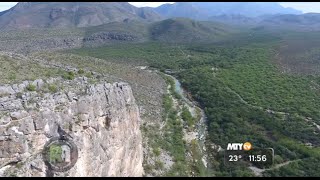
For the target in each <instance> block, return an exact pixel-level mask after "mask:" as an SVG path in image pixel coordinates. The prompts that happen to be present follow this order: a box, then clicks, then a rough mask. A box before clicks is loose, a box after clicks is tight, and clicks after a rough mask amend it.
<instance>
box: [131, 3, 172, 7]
mask: <svg viewBox="0 0 320 180" xmlns="http://www.w3.org/2000/svg"><path fill="white" fill-rule="evenodd" d="M129 3H130V4H132V5H134V6H137V7H158V6H160V5H162V4H167V3H169V4H172V3H174V2H129Z"/></svg>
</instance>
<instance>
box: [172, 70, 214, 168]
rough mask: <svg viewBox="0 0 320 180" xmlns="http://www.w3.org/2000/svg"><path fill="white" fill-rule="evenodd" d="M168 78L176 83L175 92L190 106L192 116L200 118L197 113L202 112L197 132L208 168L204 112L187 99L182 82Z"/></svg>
mask: <svg viewBox="0 0 320 180" xmlns="http://www.w3.org/2000/svg"><path fill="white" fill-rule="evenodd" d="M166 75H167V76H169V77H171V78H172V79H173V80H174V82H175V91H176V92H177V93H178V94H179V95H180V96H181V97H182V100H183V101H184V102H185V105H187V106H188V108H189V111H190V113H191V115H192V116H193V117H195V118H197V117H198V113H197V111H200V113H199V115H200V119H199V121H198V122H197V124H196V128H195V129H196V131H197V140H198V144H199V146H200V147H199V148H200V149H201V152H202V155H203V158H202V161H203V164H204V165H205V166H206V167H207V166H208V160H207V152H206V146H205V141H206V136H207V122H206V121H207V117H206V115H205V113H204V110H203V109H201V108H200V107H198V106H197V103H196V102H193V101H191V100H190V99H188V98H187V93H186V91H185V90H184V89H183V88H182V86H181V83H180V81H179V80H178V79H177V78H175V77H174V76H172V75H168V74H166Z"/></svg>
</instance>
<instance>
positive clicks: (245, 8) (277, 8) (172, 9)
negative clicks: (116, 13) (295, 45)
mask: <svg viewBox="0 0 320 180" xmlns="http://www.w3.org/2000/svg"><path fill="white" fill-rule="evenodd" d="M155 11H156V12H158V13H159V14H161V15H163V16H164V17H167V18H170V17H187V18H192V19H197V20H208V19H210V17H212V16H220V15H242V16H246V17H258V16H262V15H275V14H302V12H301V11H299V10H296V9H293V8H284V7H282V6H281V5H280V4H279V3H275V2H178V3H174V4H164V5H162V6H159V7H157V8H155Z"/></svg>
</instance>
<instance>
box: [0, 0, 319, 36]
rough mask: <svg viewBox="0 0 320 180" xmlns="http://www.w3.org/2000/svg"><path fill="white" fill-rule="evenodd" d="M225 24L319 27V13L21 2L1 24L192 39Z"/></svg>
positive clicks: (245, 6)
mask: <svg viewBox="0 0 320 180" xmlns="http://www.w3.org/2000/svg"><path fill="white" fill-rule="evenodd" d="M177 18H178V19H177ZM186 18H189V20H188V19H186ZM197 21H213V23H211V24H210V23H208V22H197ZM135 23H137V25H135ZM148 24H152V25H148ZM223 24H229V25H242V26H243V27H250V28H251V27H253V26H258V27H262V26H272V27H276V26H282V27H286V28H288V27H290V28H294V27H298V26H299V27H303V28H307V27H313V28H314V29H317V28H318V27H319V28H320V14H317V13H308V14H302V12H301V11H299V10H295V9H293V8H284V7H282V6H281V5H279V3H275V2H177V3H174V4H164V5H161V6H159V7H156V8H151V7H143V8H138V7H135V6H133V5H131V4H129V3H127V2H19V3H18V4H17V5H16V6H14V7H12V8H11V9H9V10H6V11H3V12H0V29H10V28H13V29H24V28H27V29H28V28H73V27H79V28H86V27H93V28H91V30H90V31H92V32H93V31H95V30H94V29H95V28H98V29H99V31H103V29H105V30H111V29H112V31H113V32H115V31H120V30H121V31H125V32H127V33H128V32H135V33H136V32H137V33H138V34H140V36H148V37H150V36H149V33H152V35H151V37H152V38H153V39H165V38H168V40H169V39H170V38H174V37H177V38H178V39H183V38H185V39H186V40H190V41H191V39H192V38H191V37H190V35H192V36H194V38H196V39H206V38H208V37H211V36H210V33H213V34H215V35H217V34H219V35H222V34H224V33H223V31H222V30H221V29H219V28H218V26H221V27H223V26H224V25H223ZM212 25H213V26H214V27H213V26H212ZM109 26H115V27H114V28H110V27H109ZM148 28H149V29H148ZM150 28H151V29H150ZM179 28H181V30H180V29H179ZM222 29H223V28H222ZM183 30H186V32H187V33H184V32H183ZM224 30H226V29H224ZM139 31H140V32H139ZM226 31H227V30H226ZM179 33H180V34H179ZM190 38H191V39H190Z"/></svg>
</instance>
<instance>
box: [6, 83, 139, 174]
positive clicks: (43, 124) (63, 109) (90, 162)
mask: <svg viewBox="0 0 320 180" xmlns="http://www.w3.org/2000/svg"><path fill="white" fill-rule="evenodd" d="M29 84H33V86H35V87H36V91H28V90H26V87H27V86H28V85H29ZM48 85H51V86H52V85H56V86H58V85H59V87H63V89H62V90H59V91H58V92H54V93H53V92H47V91H45V90H44V89H45V88H46V87H48ZM59 126H60V127H61V128H62V129H63V130H64V131H65V132H66V133H67V134H68V135H69V136H70V138H72V141H73V142H74V143H75V144H76V145H77V148H78V159H77V162H76V164H75V165H74V166H73V167H72V168H71V169H70V170H69V171H66V172H61V173H54V176H142V174H143V168H142V162H143V152H142V137H141V132H140V115H139V110H138V106H137V105H136V102H135V98H134V97H133V94H132V90H131V87H130V86H129V85H128V84H126V83H113V84H110V83H104V82H101V83H96V84H92V83H89V82H88V80H87V78H85V77H78V78H76V79H74V80H68V81H65V80H62V79H59V78H51V79H49V80H41V79H40V80H36V81H25V82H23V83H21V84H14V85H1V86H0V176H48V170H47V169H46V168H47V167H46V166H45V164H44V162H43V158H42V155H41V152H42V150H43V148H44V145H45V143H46V142H47V141H49V140H50V138H54V137H57V136H59V134H58V127H59Z"/></svg>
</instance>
